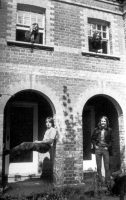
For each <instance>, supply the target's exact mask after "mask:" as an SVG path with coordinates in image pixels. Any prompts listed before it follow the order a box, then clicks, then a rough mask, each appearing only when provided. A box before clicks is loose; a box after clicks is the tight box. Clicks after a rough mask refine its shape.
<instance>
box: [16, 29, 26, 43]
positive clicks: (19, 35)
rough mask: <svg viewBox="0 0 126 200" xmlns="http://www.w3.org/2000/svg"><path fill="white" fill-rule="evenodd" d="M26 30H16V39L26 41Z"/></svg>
mask: <svg viewBox="0 0 126 200" xmlns="http://www.w3.org/2000/svg"><path fill="white" fill-rule="evenodd" d="M25 32H26V31H25V30H16V40H17V41H26V39H25Z"/></svg>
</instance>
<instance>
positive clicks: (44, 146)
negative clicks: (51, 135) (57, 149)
mask: <svg viewBox="0 0 126 200" xmlns="http://www.w3.org/2000/svg"><path fill="white" fill-rule="evenodd" d="M50 148H51V145H50V144H48V143H35V142H23V143H21V144H19V145H17V146H16V147H13V148H12V149H11V150H10V151H9V154H11V155H17V154H20V153H22V152H25V151H37V152H39V153H46V152H48V151H49V149H50Z"/></svg>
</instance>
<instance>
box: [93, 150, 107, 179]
mask: <svg viewBox="0 0 126 200" xmlns="http://www.w3.org/2000/svg"><path fill="white" fill-rule="evenodd" d="M95 155H96V164H97V172H98V178H99V181H101V182H102V173H101V167H102V157H103V162H104V167H105V181H106V183H109V182H110V170H109V152H108V150H106V149H105V148H104V147H99V148H98V149H96V150H95Z"/></svg>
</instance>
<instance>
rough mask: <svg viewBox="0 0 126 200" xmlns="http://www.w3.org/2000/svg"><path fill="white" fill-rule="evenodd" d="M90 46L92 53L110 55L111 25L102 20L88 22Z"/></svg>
mask: <svg viewBox="0 0 126 200" xmlns="http://www.w3.org/2000/svg"><path fill="white" fill-rule="evenodd" d="M88 45H89V51H90V52H97V53H103V54H108V53H109V25H108V23H107V22H105V21H102V20H95V19H90V20H89V21H88Z"/></svg>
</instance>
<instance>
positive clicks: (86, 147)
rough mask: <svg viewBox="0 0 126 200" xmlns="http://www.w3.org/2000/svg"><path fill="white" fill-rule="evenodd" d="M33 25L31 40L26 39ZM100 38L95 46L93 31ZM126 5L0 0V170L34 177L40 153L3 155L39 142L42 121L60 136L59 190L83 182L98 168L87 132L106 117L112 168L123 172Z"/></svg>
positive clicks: (96, 0) (102, 0)
mask: <svg viewBox="0 0 126 200" xmlns="http://www.w3.org/2000/svg"><path fill="white" fill-rule="evenodd" d="M33 23H38V24H39V33H38V34H37V37H36V39H35V41H34V43H33V42H31V41H29V40H28V38H27V37H26V33H29V32H28V30H29V27H30V26H31V24H33ZM96 31H97V32H99V33H100V34H101V38H100V47H98V48H97V49H96V48H95V47H94V46H93V44H94V43H92V37H93V34H94V32H96ZM125 75H126V2H125V1H117V0H88V1H87V0H78V1H76V0H36V1H33V0H8V1H7V0H1V2H0V152H1V157H0V171H1V175H2V174H3V175H7V176H8V177H10V176H16V175H21V176H28V175H31V174H34V175H36V176H37V175H38V174H39V169H38V166H39V164H40V163H41V155H38V153H36V152H34V153H31V154H26V155H25V157H24V156H23V157H20V158H18V159H17V158H16V159H12V158H10V157H9V156H6V157H3V155H2V152H3V147H4V146H5V147H13V146H15V145H17V144H19V143H20V142H22V141H33V140H35V139H39V140H40V139H42V138H43V135H44V131H45V118H46V117H47V116H50V115H51V116H52V115H54V116H55V122H56V126H57V129H58V133H59V140H58V141H57V144H56V150H55V158H54V160H55V162H54V166H53V168H54V169H53V173H54V177H55V178H56V183H57V184H64V183H66V184H69V183H72V184H75V183H82V182H83V170H87V171H89V170H91V169H93V170H94V169H95V167H96V166H95V164H94V159H93V156H92V155H91V153H90V149H91V143H90V139H91V133H92V130H93V129H94V127H95V126H96V125H97V122H98V119H99V117H100V116H101V115H103V114H104V115H107V116H108V118H109V121H110V126H111V127H112V129H113V134H114V143H113V149H114V155H113V156H112V157H111V162H110V166H111V170H112V171H114V170H117V169H119V168H120V166H121V167H123V168H125V167H126V152H125V145H126V82H125Z"/></svg>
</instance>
